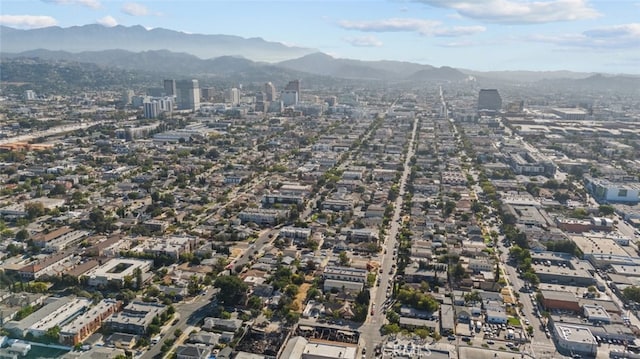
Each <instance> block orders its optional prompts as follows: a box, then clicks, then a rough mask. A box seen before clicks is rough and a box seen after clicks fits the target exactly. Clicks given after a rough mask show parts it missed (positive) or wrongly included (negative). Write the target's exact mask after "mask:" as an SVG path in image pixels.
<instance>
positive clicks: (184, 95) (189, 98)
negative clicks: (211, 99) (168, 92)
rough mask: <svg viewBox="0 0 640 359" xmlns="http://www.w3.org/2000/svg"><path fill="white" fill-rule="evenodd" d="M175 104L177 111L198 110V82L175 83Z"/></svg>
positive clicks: (182, 81) (183, 81) (181, 81)
mask: <svg viewBox="0 0 640 359" xmlns="http://www.w3.org/2000/svg"><path fill="white" fill-rule="evenodd" d="M176 104H177V105H178V109H179V110H191V111H197V110H198V109H200V85H198V80H180V81H176Z"/></svg>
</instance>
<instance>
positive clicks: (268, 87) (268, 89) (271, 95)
mask: <svg viewBox="0 0 640 359" xmlns="http://www.w3.org/2000/svg"><path fill="white" fill-rule="evenodd" d="M264 93H265V94H266V97H265V99H264V100H265V101H269V102H271V101H274V100H275V99H276V87H275V86H273V84H272V83H271V82H267V83H266V84H264Z"/></svg>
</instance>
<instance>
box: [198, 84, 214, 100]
mask: <svg viewBox="0 0 640 359" xmlns="http://www.w3.org/2000/svg"><path fill="white" fill-rule="evenodd" d="M200 95H201V96H202V98H203V99H205V100H206V101H209V100H211V99H212V98H213V97H214V96H215V95H216V89H214V88H213V87H203V88H201V89H200Z"/></svg>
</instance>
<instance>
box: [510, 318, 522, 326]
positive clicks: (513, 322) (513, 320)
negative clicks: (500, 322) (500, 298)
mask: <svg viewBox="0 0 640 359" xmlns="http://www.w3.org/2000/svg"><path fill="white" fill-rule="evenodd" d="M507 323H508V324H509V325H512V326H514V327H519V326H520V319H518V318H514V317H509V319H507Z"/></svg>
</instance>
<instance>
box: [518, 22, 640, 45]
mask: <svg viewBox="0 0 640 359" xmlns="http://www.w3.org/2000/svg"><path fill="white" fill-rule="evenodd" d="M529 40H532V41H537V42H544V43H551V44H556V45H559V46H564V47H571V48H576V47H577V48H591V49H594V50H606V49H625V48H628V49H637V48H639V47H640V23H630V24H621V25H611V26H605V27H599V28H595V29H591V30H587V31H583V32H581V33H574V34H553V35H533V36H530V37H529Z"/></svg>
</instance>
